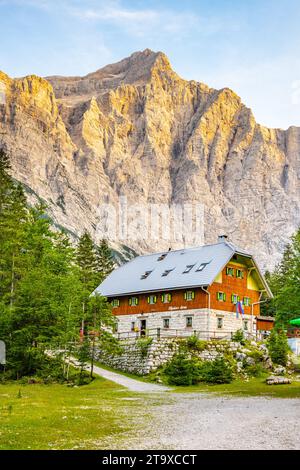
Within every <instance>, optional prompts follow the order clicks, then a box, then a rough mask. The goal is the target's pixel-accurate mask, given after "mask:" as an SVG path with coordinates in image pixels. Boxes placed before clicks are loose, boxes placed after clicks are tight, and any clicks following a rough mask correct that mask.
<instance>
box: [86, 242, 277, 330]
mask: <svg viewBox="0 0 300 470" xmlns="http://www.w3.org/2000/svg"><path fill="white" fill-rule="evenodd" d="M95 292H98V293H100V294H101V295H104V296H105V297H107V298H108V299H109V300H110V301H111V303H112V306H113V313H114V315H116V317H117V320H118V327H117V331H118V332H119V333H120V334H122V333H128V332H131V331H132V332H138V331H139V332H141V333H142V334H143V333H144V332H145V331H146V330H147V331H152V330H156V329H160V331H161V332H162V334H164V335H165V336H166V335H168V334H170V335H171V334H172V332H175V331H178V335H184V333H186V334H191V333H192V332H194V331H196V332H197V333H198V334H199V335H200V336H203V337H223V336H224V337H225V336H226V335H229V334H230V333H232V332H235V331H236V330H239V329H244V330H247V331H248V332H252V333H255V332H256V318H257V317H259V316H260V302H261V301H262V300H263V299H265V298H269V297H272V293H271V291H270V289H269V287H268V285H267V283H266V280H265V279H264V276H263V275H262V273H261V271H260V270H259V267H258V266H257V264H256V262H255V260H254V258H253V257H252V256H251V255H250V254H249V253H247V252H246V251H244V250H241V249H239V248H237V247H235V246H234V245H233V244H232V243H230V242H229V241H228V240H227V237H225V236H223V237H219V240H218V243H216V244H214V245H205V246H201V247H198V248H189V249H182V250H175V251H168V252H163V253H155V254H151V255H146V256H138V257H136V258H134V259H133V260H131V261H129V262H128V263H126V264H124V265H123V266H121V267H119V268H118V269H116V270H115V271H113V272H112V273H111V274H110V275H109V276H108V277H107V278H106V279H105V280H104V282H103V283H102V284H101V285H100V286H99V287H98V288H97V289H96V291H95Z"/></svg>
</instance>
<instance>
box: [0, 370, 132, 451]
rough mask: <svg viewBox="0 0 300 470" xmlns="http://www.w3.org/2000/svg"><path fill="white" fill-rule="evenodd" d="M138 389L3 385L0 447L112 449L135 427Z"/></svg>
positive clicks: (101, 383) (104, 384)
mask: <svg viewBox="0 0 300 470" xmlns="http://www.w3.org/2000/svg"><path fill="white" fill-rule="evenodd" d="M137 400H139V397H138V395H137V394H135V396H133V395H132V394H130V393H129V392H127V391H126V389H124V388H122V387H120V386H119V385H116V384H114V383H112V382H109V381H107V380H104V379H102V378H97V379H96V380H94V381H93V382H92V383H90V384H89V385H85V386H81V387H68V386H66V385H54V384H52V385H40V384H31V385H20V384H18V383H15V384H6V385H0V421H1V427H0V449H81V448H83V449H92V448H93V449H95V448H97V449H109V448H111V447H113V446H115V445H116V444H117V443H118V442H119V440H121V439H122V438H124V436H126V433H127V432H129V431H130V429H132V426H131V424H132V417H133V416H134V415H135V414H136V413H135V409H136V408H137Z"/></svg>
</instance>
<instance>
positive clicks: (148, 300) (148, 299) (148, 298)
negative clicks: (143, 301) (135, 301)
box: [147, 296, 150, 304]
mask: <svg viewBox="0 0 300 470" xmlns="http://www.w3.org/2000/svg"><path fill="white" fill-rule="evenodd" d="M147 302H148V304H150V297H149V296H148V297H147Z"/></svg>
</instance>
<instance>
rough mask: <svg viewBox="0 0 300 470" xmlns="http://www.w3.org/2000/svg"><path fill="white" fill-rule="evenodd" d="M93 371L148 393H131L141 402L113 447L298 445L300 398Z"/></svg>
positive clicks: (212, 447) (262, 447)
mask: <svg viewBox="0 0 300 470" xmlns="http://www.w3.org/2000/svg"><path fill="white" fill-rule="evenodd" d="M94 372H95V374H98V375H100V376H102V377H104V378H106V379H108V380H111V381H113V382H116V383H118V384H119V385H122V386H124V387H127V388H128V389H129V390H131V391H133V392H148V393H149V394H148V395H145V396H144V398H141V397H139V396H138V395H137V396H136V398H132V399H133V400H136V402H137V408H136V413H135V415H134V416H132V429H133V432H132V433H130V432H129V433H128V432H127V433H126V437H125V438H124V442H120V441H119V442H118V444H117V443H115V441H114V440H112V441H111V442H110V446H109V448H110V449H113V448H118V449H145V450H154V449H155V450H158V449H166V450H167V449H170V450H205V449H224V450H237V449H239V450H244V449H258V450H260V449H267V450H269V449H285V450H291V449H296V450H300V400H299V399H281V398H267V397H266V398H265V397H229V396H216V395H206V394H203V393H172V392H170V393H165V392H167V391H170V390H171V388H169V387H166V386H163V385H156V384H149V383H146V382H141V381H139V380H134V379H131V378H129V377H126V376H124V375H122V374H118V373H116V372H111V371H108V370H105V369H102V368H101V367H98V366H94ZM153 392H155V393H154V394H153ZM159 392H163V393H159ZM141 400H142V402H143V406H141ZM140 427H141V429H139V428H140ZM135 428H136V431H137V433H136V432H135ZM95 444H96V443H95ZM99 444H100V443H99ZM102 444H103V443H102ZM114 445H117V447H114ZM96 447H97V445H96Z"/></svg>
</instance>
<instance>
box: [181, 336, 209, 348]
mask: <svg viewBox="0 0 300 470" xmlns="http://www.w3.org/2000/svg"><path fill="white" fill-rule="evenodd" d="M186 346H187V348H188V349H192V350H195V351H204V350H205V349H206V346H207V342H206V341H204V340H201V339H199V338H198V337H197V336H196V335H192V336H189V337H188V339H187V340H186Z"/></svg>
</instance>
